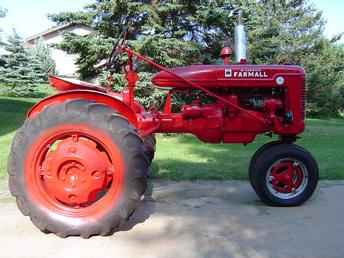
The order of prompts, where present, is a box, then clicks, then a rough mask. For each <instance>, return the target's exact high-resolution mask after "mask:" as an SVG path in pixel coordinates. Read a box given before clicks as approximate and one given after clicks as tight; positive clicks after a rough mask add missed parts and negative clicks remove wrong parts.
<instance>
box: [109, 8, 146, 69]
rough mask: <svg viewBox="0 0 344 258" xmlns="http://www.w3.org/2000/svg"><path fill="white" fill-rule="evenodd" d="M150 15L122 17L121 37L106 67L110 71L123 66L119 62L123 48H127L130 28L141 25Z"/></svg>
mask: <svg viewBox="0 0 344 258" xmlns="http://www.w3.org/2000/svg"><path fill="white" fill-rule="evenodd" d="M147 15H148V13H147V12H143V13H141V14H139V15H138V16H136V17H129V16H128V15H126V16H124V17H122V19H121V21H120V22H119V26H121V27H120V31H121V34H120V37H119V39H118V40H117V42H116V43H115V44H114V46H113V49H112V51H111V54H110V56H109V59H108V61H107V63H106V67H107V69H108V70H115V69H118V68H119V67H120V66H121V65H122V64H121V63H120V62H119V61H120V60H119V57H120V53H121V52H122V48H123V47H124V46H125V44H126V41H127V37H128V35H129V33H130V28H131V27H135V25H137V24H139V23H141V22H142V21H143V19H145V17H147Z"/></svg>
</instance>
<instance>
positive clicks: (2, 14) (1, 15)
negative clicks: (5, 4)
mask: <svg viewBox="0 0 344 258" xmlns="http://www.w3.org/2000/svg"><path fill="white" fill-rule="evenodd" d="M6 12H7V10H6V9H4V8H2V7H1V6H0V19H1V18H4V17H5V16H6ZM1 33H2V29H1V28H0V50H1V48H2V47H3V46H4V42H3V41H2V38H1ZM3 65H4V60H3V58H2V56H1V53H0V66H3Z"/></svg>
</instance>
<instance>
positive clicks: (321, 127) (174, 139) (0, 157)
mask: <svg viewBox="0 0 344 258" xmlns="http://www.w3.org/2000/svg"><path fill="white" fill-rule="evenodd" d="M35 102H37V99H30V98H8V97H0V122H1V124H0V178H4V177H5V176H6V165H7V156H8V152H9V148H10V144H11V141H12V138H13V136H14V133H15V130H16V129H17V128H18V127H20V125H21V124H22V122H23V120H24V118H25V112H26V110H27V109H28V108H29V107H30V106H32V105H33V104H34V103H35ZM306 128H307V129H306V131H305V134H304V135H303V136H302V139H300V140H299V141H298V144H300V145H302V146H304V147H306V148H307V149H308V150H309V151H310V152H312V153H313V155H314V156H315V158H316V159H317V161H318V162H319V166H320V176H321V178H322V179H344V150H343V146H344V120H335V119H334V120H318V119H309V120H307V127H306ZM269 141H271V139H270V138H268V137H266V136H259V137H258V138H257V140H256V141H255V142H254V143H252V144H249V145H248V146H243V145H239V144H235V145H234V144H233V145H231V144H228V145H225V144H218V145H212V144H205V143H202V142H200V141H198V140H197V139H196V138H195V137H193V136H191V135H170V136H165V135H160V136H158V146H157V154H156V158H155V160H154V162H153V166H152V170H153V176H154V177H158V178H166V179H173V180H195V179H220V180H221V179H247V167H248V163H249V161H250V158H251V156H252V155H253V153H254V152H255V150H256V149H257V148H259V147H260V146H261V145H262V144H264V143H265V142H269Z"/></svg>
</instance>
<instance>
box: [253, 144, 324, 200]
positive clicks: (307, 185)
mask: <svg viewBox="0 0 344 258" xmlns="http://www.w3.org/2000/svg"><path fill="white" fill-rule="evenodd" d="M252 171H254V172H253V173H252V175H251V184H252V185H253V186H254V190H255V191H256V193H257V195H258V196H259V197H260V199H261V200H262V201H263V202H265V203H266V204H268V205H273V206H298V205H301V204H302V203H304V202H305V201H307V200H308V199H309V198H310V197H311V196H312V194H313V192H314V190H315V189H316V186H317V183H318V165H317V163H316V161H315V160H314V158H313V157H312V155H311V154H310V153H309V152H308V151H306V150H305V149H303V148H302V147H300V146H296V145H294V144H282V143H281V144H275V145H271V146H270V147H268V148H266V149H265V150H264V151H263V152H261V153H260V154H259V155H258V156H257V159H256V162H255V163H254V164H253V167H252Z"/></svg>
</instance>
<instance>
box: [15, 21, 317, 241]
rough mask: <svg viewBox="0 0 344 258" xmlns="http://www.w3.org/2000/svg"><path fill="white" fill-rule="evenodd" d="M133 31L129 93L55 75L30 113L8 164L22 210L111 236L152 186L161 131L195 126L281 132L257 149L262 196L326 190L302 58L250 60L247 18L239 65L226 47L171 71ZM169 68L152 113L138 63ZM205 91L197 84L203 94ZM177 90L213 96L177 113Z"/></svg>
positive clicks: (291, 202) (158, 81)
mask: <svg viewBox="0 0 344 258" xmlns="http://www.w3.org/2000/svg"><path fill="white" fill-rule="evenodd" d="M126 34H127V33H126V32H125V33H123V37H122V39H121V40H119V42H117V44H116V45H115V47H114V50H113V51H112V53H111V57H110V58H109V61H108V66H109V67H112V66H114V65H117V64H118V63H119V62H118V59H119V58H118V57H119V55H120V54H126V55H127V57H128V58H127V63H126V64H125V65H124V66H123V71H124V73H125V78H126V80H127V87H126V88H125V89H124V90H123V92H122V93H114V92H112V91H111V90H110V89H105V88H103V87H99V86H96V85H94V84H90V83H86V82H81V81H77V80H70V79H64V78H59V77H55V76H51V77H50V83H51V85H52V86H53V87H54V88H55V89H57V90H58V91H59V93H58V94H56V95H53V96H50V97H47V98H45V99H43V100H42V101H40V102H38V103H37V104H36V105H34V106H33V107H32V108H31V109H30V110H29V111H28V113H27V119H26V121H25V123H24V125H23V126H22V127H21V128H20V129H19V130H18V131H17V133H16V136H15V138H14V140H13V143H12V149H11V154H10V158H9V163H8V172H9V186H10V191H11V193H12V195H13V196H15V197H16V200H17V204H18V207H19V209H20V210H21V212H22V213H23V214H24V215H26V216H29V217H30V218H31V220H32V222H33V223H34V224H35V225H36V226H37V227H38V228H39V229H40V230H42V231H43V232H52V233H55V234H57V235H59V236H61V237H67V236H81V237H84V238H88V237H90V236H92V235H109V234H112V233H113V232H115V231H116V230H118V228H119V226H120V225H121V224H122V223H123V222H124V221H125V220H127V219H128V218H129V217H130V216H131V214H132V213H133V212H134V211H135V208H136V207H137V205H138V204H139V202H140V201H141V200H142V196H143V194H144V192H145V190H146V186H147V176H148V171H149V166H150V164H151V161H152V159H153V156H154V152H155V138H154V134H156V133H191V134H193V135H195V136H196V137H197V138H198V139H200V140H201V141H203V142H207V143H242V144H248V143H251V142H252V141H253V140H254V139H255V137H256V136H257V135H258V134H263V133H264V134H270V135H272V134H275V135H278V136H279V139H278V140H276V141H273V142H270V143H268V144H265V145H263V146H262V147H261V148H260V149H259V150H258V151H257V152H256V153H255V154H254V156H253V158H252V160H251V162H250V166H249V179H250V182H251V184H252V187H253V188H254V190H255V191H256V193H257V195H258V196H259V197H260V199H261V200H262V201H263V202H264V203H266V204H268V205H274V206H297V205H300V204H302V203H303V202H305V201H306V200H307V199H309V198H310V197H311V195H312V193H313V192H314V190H315V189H316V186H317V181H318V166H317V163H316V161H315V160H314V158H313V157H312V155H311V154H310V153H309V152H308V151H306V150H305V149H304V148H302V147H300V146H297V145H295V144H293V143H294V142H295V141H296V139H297V137H298V135H299V134H301V133H302V132H303V131H304V113H305V111H304V105H305V102H304V100H305V73H304V70H303V69H302V68H301V67H298V66H293V65H250V64H247V63H246V35H245V30H244V27H243V25H241V24H240V23H238V25H237V26H236V28H235V53H236V63H235V64H230V61H229V60H230V55H231V49H230V48H229V47H225V48H223V50H222V52H221V57H222V59H223V61H224V64H222V65H191V66H187V67H178V68H173V69H167V68H165V67H162V66H160V65H158V64H156V63H155V62H154V61H152V60H151V59H149V58H147V57H144V56H142V55H140V54H138V53H136V52H134V51H133V50H131V49H130V48H129V47H128V46H127V44H126ZM139 61H141V62H146V63H148V64H149V65H151V66H153V67H155V68H157V69H159V70H160V72H158V73H157V74H155V76H154V77H153V79H152V83H153V84H154V85H156V86H158V87H160V88H165V89H166V90H168V93H167V94H166V100H165V104H164V107H163V110H162V111H158V110H157V109H151V110H150V111H146V110H145V109H144V108H143V106H142V105H140V104H139V103H138V102H137V101H135V99H134V95H135V94H134V93H135V85H136V82H137V81H138V79H139V77H138V74H137V72H136V71H135V63H134V62H139ZM195 90H196V91H195ZM177 92H186V93H189V94H200V92H201V93H202V94H205V95H207V96H209V97H210V98H211V99H212V101H210V102H209V101H207V102H203V101H202V98H197V96H196V98H195V100H193V101H192V102H191V103H188V104H185V105H183V106H182V107H181V109H180V111H178V112H173V111H172V109H171V102H172V101H171V99H172V96H173V94H175V93H177Z"/></svg>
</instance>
